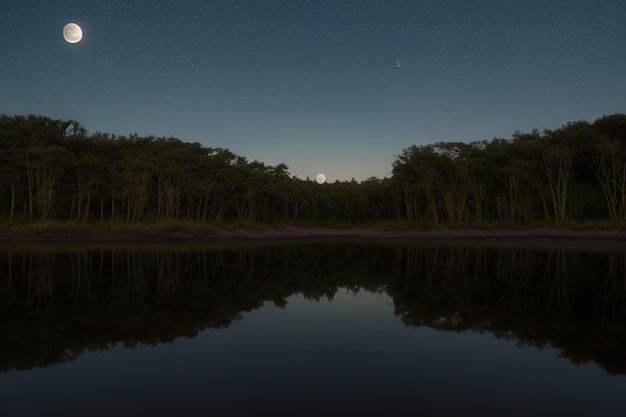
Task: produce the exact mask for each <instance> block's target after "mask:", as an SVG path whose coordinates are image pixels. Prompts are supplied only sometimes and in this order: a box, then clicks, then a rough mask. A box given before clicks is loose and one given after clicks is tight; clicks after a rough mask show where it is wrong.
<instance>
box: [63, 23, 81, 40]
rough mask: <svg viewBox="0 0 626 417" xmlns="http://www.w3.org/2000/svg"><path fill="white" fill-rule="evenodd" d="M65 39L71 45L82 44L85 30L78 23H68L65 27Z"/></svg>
mask: <svg viewBox="0 0 626 417" xmlns="http://www.w3.org/2000/svg"><path fill="white" fill-rule="evenodd" d="M63 38H64V39H65V40H66V41H67V42H69V43H77V42H80V40H81V39H82V38H83V30H82V29H81V28H80V26H78V25H77V24H76V23H68V24H67V25H65V26H64V27H63Z"/></svg>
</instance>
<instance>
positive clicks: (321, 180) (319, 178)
mask: <svg viewBox="0 0 626 417" xmlns="http://www.w3.org/2000/svg"><path fill="white" fill-rule="evenodd" d="M315 181H316V182H317V183H318V184H324V183H325V182H326V175H324V174H319V175H318V176H317V177H315Z"/></svg>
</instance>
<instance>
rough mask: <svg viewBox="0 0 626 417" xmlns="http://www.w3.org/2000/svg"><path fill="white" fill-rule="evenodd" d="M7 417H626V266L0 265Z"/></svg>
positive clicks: (300, 261) (455, 251)
mask: <svg viewBox="0 0 626 417" xmlns="http://www.w3.org/2000/svg"><path fill="white" fill-rule="evenodd" d="M0 404H1V410H0V413H1V415H6V416H38V415H41V416H86V415H89V416H94V415H95V416H109V415H117V416H144V415H145V416H160V415H163V416H165V415H181V416H187V415H190V416H192V415H203V416H204V415H215V416H221V415H225V416H228V415H233V416H237V415H273V416H280V415H376V416H378V415H390V416H393V415H463V416H467V415H480V416H485V415H567V416H573V415H593V416H623V415H626V249H625V248H624V247H623V246H614V245H613V246H608V245H596V246H593V247H582V246H578V245H567V246H561V247H554V246H552V247H546V246H529V245H523V246H520V245H518V246H493V245H491V246H490V245H486V244H471V245H470V244H468V243H452V242H447V243H446V242H441V243H433V242H431V243H428V244H416V243H410V242H379V243H365V242H337V241H333V242H306V243H305V242H300V243H297V242H295V243H294V242H291V243H272V244H258V243H257V244H254V245H245V244H221V245H220V246H210V245H205V246H184V245H180V244H178V245H160V246H150V245H139V246H133V247H116V246H93V247H89V246H88V247H80V248H76V247H69V246H59V245H57V246H54V247H34V246H3V247H0Z"/></svg>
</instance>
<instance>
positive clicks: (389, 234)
mask: <svg viewBox="0 0 626 417" xmlns="http://www.w3.org/2000/svg"><path fill="white" fill-rule="evenodd" d="M307 238H328V239H338V238H339V239H419V240H438V239H441V240H453V239H454V240H461V239H465V240H492V241H499V240H507V241H509V240H524V241H547V240H556V241H558V240H563V241H615V242H626V230H570V229H555V228H540V229H529V230H505V229H494V230H478V229H446V230H377V229H328V228H314V229H307V228H286V229H266V230H245V229H235V230H221V229H202V230H172V231H167V230H166V231H163V230H158V231H150V230H131V231H87V230H76V231H68V230H62V231H0V243H47V242H49V243H55V242H168V241H180V242H186V241H189V242H204V241H206V242H210V241H216V240H275V239H307Z"/></svg>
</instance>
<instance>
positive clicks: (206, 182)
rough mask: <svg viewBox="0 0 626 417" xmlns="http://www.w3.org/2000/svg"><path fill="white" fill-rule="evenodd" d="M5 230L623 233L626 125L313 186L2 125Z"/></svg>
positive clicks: (401, 162)
mask: <svg viewBox="0 0 626 417" xmlns="http://www.w3.org/2000/svg"><path fill="white" fill-rule="evenodd" d="M0 149H1V152H0V218H3V219H5V220H6V221H8V222H16V221H22V222H23V221H26V222H29V221H40V220H63V221H70V222H125V223H137V222H159V221H167V220H193V221H200V222H211V221H223V222H232V221H239V222H257V223H267V224H302V223H312V224H320V223H329V224H332V223H351V224H358V223H373V222H382V221H407V222H410V223H420V222H426V223H434V224H440V223H442V224H464V223H468V224H469V223H475V222H484V221H506V222H510V223H516V224H520V225H524V224H528V223H530V222H536V221H547V222H552V223H556V224H563V223H565V222H568V221H583V222H584V221H597V220H607V221H611V222H615V223H623V222H624V221H626V115H625V114H614V115H610V116H604V117H602V118H599V119H598V120H596V121H595V122H593V123H589V122H585V121H577V122H570V123H566V124H565V125H563V126H562V127H561V128H559V129H555V130H545V131H543V132H538V131H532V132H530V133H521V132H515V133H513V135H512V137H511V138H508V139H501V138H494V139H492V140H483V141H476V142H471V143H466V142H437V143H433V144H428V145H414V146H411V147H409V148H407V149H404V150H402V151H401V152H400V154H399V155H397V156H396V160H395V161H394V162H393V164H392V168H393V170H392V176H391V178H383V179H379V178H370V179H368V180H366V181H362V182H360V183H358V182H356V181H344V182H339V181H336V182H334V183H330V184H323V185H319V184H316V183H315V182H314V181H310V180H302V179H298V178H295V177H292V176H291V175H290V173H289V167H288V166H287V165H285V164H284V163H281V164H278V165H276V166H270V165H266V164H264V163H263V162H260V161H248V160H247V159H246V158H245V157H243V156H239V155H236V154H234V153H233V152H231V151H229V150H228V149H223V148H212V147H207V146H203V145H201V144H200V143H188V142H183V141H181V140H179V139H176V138H173V137H170V138H165V137H154V136H148V137H140V136H138V135H136V134H131V135H128V136H116V135H111V134H108V133H103V132H94V133H91V134H90V133H88V132H87V130H86V129H85V128H84V127H82V126H81V125H80V124H79V123H78V122H76V121H73V120H68V121H64V120H54V119H51V118H48V117H43V116H34V115H26V116H21V115H18V116H7V115H0Z"/></svg>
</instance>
